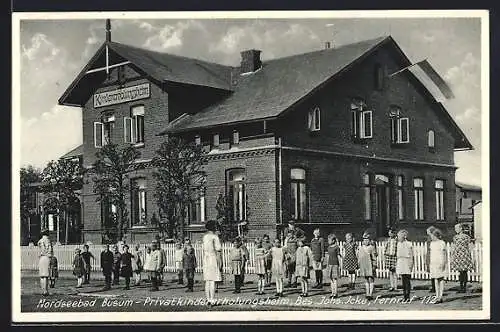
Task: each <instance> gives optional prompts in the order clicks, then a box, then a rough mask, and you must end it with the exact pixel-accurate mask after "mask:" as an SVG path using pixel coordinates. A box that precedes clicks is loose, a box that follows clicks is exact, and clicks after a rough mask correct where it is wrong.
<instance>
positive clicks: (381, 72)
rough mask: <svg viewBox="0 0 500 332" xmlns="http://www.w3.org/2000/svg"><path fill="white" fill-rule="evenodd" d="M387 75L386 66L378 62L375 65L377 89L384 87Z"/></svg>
mask: <svg viewBox="0 0 500 332" xmlns="http://www.w3.org/2000/svg"><path fill="white" fill-rule="evenodd" d="M385 76H386V68H385V66H382V65H381V64H376V65H375V73H374V80H375V89H376V90H382V89H383V88H384V83H385Z"/></svg>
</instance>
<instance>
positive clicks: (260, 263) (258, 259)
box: [255, 239, 266, 295]
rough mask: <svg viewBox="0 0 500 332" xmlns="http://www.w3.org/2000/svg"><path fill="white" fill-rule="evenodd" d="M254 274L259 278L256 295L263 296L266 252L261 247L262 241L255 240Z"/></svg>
mask: <svg viewBox="0 0 500 332" xmlns="http://www.w3.org/2000/svg"><path fill="white" fill-rule="evenodd" d="M255 273H256V274H257V276H258V277H259V280H258V281H257V293H256V294H257V295H262V294H264V287H265V285H266V281H265V279H264V277H265V275H266V250H265V249H264V247H263V246H262V240H261V239H257V240H255Z"/></svg>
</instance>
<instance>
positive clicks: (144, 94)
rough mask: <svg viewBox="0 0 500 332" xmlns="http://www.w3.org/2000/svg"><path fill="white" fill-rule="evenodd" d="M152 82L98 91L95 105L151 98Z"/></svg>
mask: <svg viewBox="0 0 500 332" xmlns="http://www.w3.org/2000/svg"><path fill="white" fill-rule="evenodd" d="M149 96H150V84H149V83H143V84H139V85H134V86H130V87H127V88H123V89H116V90H112V91H106V92H101V93H96V94H95V95H94V107H95V108H97V107H104V106H109V105H115V104H121V103H127V102H130V101H134V100H140V99H145V98H149Z"/></svg>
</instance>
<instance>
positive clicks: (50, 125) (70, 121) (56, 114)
mask: <svg viewBox="0 0 500 332" xmlns="http://www.w3.org/2000/svg"><path fill="white" fill-rule="evenodd" d="M81 116H82V115H81V110H80V109H78V108H74V107H65V106H59V105H56V106H53V107H52V108H51V109H49V110H47V111H46V112H43V113H42V114H41V115H40V116H38V117H31V118H28V119H24V118H21V132H20V133H19V135H20V136H21V138H22V139H21V164H23V165H25V164H32V165H34V166H37V167H44V166H45V164H46V163H47V162H48V161H49V160H51V159H57V158H59V157H60V156H62V155H63V154H64V153H66V152H68V151H69V150H71V149H73V148H74V147H76V146H77V145H79V144H81V143H82V119H81ZM61 124H64V125H63V126H61Z"/></svg>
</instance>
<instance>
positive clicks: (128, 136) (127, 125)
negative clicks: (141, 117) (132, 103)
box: [123, 117, 133, 143]
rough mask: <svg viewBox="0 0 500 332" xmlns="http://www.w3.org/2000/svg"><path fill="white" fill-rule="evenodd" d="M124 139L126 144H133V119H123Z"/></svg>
mask: <svg viewBox="0 0 500 332" xmlns="http://www.w3.org/2000/svg"><path fill="white" fill-rule="evenodd" d="M123 139H124V141H125V143H132V142H133V139H132V118H131V117H125V118H123Z"/></svg>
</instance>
